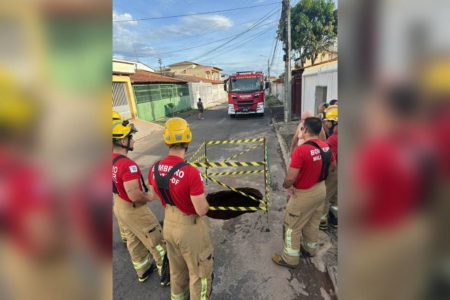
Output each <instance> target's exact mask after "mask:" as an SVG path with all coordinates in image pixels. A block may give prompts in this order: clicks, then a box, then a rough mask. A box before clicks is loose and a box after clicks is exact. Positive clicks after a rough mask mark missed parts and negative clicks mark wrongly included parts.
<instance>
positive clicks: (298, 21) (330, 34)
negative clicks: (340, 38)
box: [291, 0, 337, 66]
mask: <svg viewBox="0 0 450 300" xmlns="http://www.w3.org/2000/svg"><path fill="white" fill-rule="evenodd" d="M335 11H336V8H335V5H334V2H333V1H332V0H301V1H300V2H299V3H297V5H295V6H294V7H292V8H291V49H292V52H293V54H294V58H296V59H297V60H300V61H301V65H302V66H303V65H304V63H305V62H306V60H307V59H310V60H311V61H312V63H313V64H314V63H315V61H316V59H317V57H318V56H319V54H321V53H324V52H326V51H328V50H329V49H330V47H331V46H333V45H334V43H335V41H336V37H337V28H335V26H337V13H335Z"/></svg>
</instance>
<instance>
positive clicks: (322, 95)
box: [301, 59, 338, 114]
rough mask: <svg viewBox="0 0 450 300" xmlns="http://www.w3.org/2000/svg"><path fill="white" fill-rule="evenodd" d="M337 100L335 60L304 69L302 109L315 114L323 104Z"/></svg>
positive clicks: (336, 65)
mask: <svg viewBox="0 0 450 300" xmlns="http://www.w3.org/2000/svg"><path fill="white" fill-rule="evenodd" d="M333 99H338V61H337V59H335V60H333V61H330V62H325V63H321V64H318V65H314V66H311V67H307V68H305V70H304V72H303V75H302V104H301V105H302V109H301V111H308V110H309V111H311V112H312V113H313V114H317V109H318V107H319V105H320V104H321V103H323V102H330V100H333Z"/></svg>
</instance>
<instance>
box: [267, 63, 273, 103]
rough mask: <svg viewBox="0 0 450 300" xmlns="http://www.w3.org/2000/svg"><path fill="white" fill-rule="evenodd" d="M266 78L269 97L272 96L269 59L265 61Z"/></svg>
mask: <svg viewBox="0 0 450 300" xmlns="http://www.w3.org/2000/svg"><path fill="white" fill-rule="evenodd" d="M267 77H268V78H267V79H268V82H269V95H271V94H272V87H271V85H272V83H271V81H270V59H269V58H268V59H267Z"/></svg>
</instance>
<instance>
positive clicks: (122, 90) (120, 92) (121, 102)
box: [113, 82, 132, 119]
mask: <svg viewBox="0 0 450 300" xmlns="http://www.w3.org/2000/svg"><path fill="white" fill-rule="evenodd" d="M129 103H130V101H129V99H128V93H127V85H126V83H125V82H113V108H114V110H115V111H117V112H118V113H119V114H120V115H121V116H122V118H124V119H131V118H132V115H131V108H130V104H129Z"/></svg>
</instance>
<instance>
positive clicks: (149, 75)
mask: <svg viewBox="0 0 450 300" xmlns="http://www.w3.org/2000/svg"><path fill="white" fill-rule="evenodd" d="M130 78H131V83H166V82H169V83H186V82H187V81H186V80H181V79H176V78H172V77H167V76H163V75H160V74H158V73H153V72H148V71H143V70H139V71H136V73H134V74H132V75H130Z"/></svg>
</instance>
